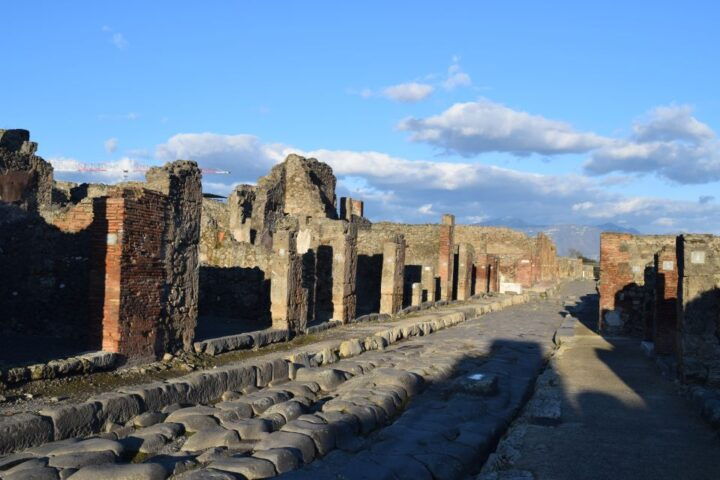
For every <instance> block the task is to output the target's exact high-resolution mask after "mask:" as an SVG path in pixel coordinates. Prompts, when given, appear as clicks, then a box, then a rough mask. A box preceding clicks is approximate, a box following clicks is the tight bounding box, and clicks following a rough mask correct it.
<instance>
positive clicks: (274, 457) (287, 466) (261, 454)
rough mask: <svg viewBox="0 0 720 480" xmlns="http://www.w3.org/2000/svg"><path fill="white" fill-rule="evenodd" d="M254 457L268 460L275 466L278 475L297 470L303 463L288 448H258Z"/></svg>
mask: <svg viewBox="0 0 720 480" xmlns="http://www.w3.org/2000/svg"><path fill="white" fill-rule="evenodd" d="M253 457H256V458H261V459H264V460H268V461H269V462H271V463H272V464H273V465H274V466H275V471H277V473H278V475H281V474H283V473H287V472H291V471H293V470H297V469H298V468H300V466H301V465H302V463H301V461H300V459H299V458H298V456H297V455H296V454H294V453H293V452H292V451H291V450H290V449H288V448H273V449H270V450H257V451H255V452H254V453H253Z"/></svg>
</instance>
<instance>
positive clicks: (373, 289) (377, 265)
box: [355, 254, 383, 316]
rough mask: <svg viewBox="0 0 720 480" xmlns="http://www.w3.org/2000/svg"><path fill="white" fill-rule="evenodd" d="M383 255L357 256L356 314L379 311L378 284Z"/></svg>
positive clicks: (380, 278)
mask: <svg viewBox="0 0 720 480" xmlns="http://www.w3.org/2000/svg"><path fill="white" fill-rule="evenodd" d="M382 264H383V255H382V254H375V255H362V254H359V255H358V256H357V279H356V284H355V292H356V294H357V316H361V315H367V314H370V313H377V312H379V311H380V284H381V282H382Z"/></svg>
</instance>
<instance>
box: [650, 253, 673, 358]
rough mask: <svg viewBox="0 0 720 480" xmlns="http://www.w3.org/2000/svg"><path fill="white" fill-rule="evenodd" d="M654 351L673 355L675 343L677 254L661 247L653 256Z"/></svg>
mask: <svg viewBox="0 0 720 480" xmlns="http://www.w3.org/2000/svg"><path fill="white" fill-rule="evenodd" d="M655 272H656V273H655V275H656V277H655V288H656V290H655V308H654V322H653V324H654V332H653V333H654V335H653V337H654V342H655V351H656V352H657V353H659V354H661V355H671V354H674V353H675V346H676V342H677V287H678V268H677V253H676V249H675V248H674V247H663V249H662V250H660V252H658V254H657V255H656V256H655Z"/></svg>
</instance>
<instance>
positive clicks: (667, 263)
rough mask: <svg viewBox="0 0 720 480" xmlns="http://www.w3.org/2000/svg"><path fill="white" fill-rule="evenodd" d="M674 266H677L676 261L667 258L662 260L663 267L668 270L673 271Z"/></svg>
mask: <svg viewBox="0 0 720 480" xmlns="http://www.w3.org/2000/svg"><path fill="white" fill-rule="evenodd" d="M673 268H675V262H673V261H672V260H665V261H663V262H662V269H663V270H665V271H666V272H670V271H672V269H673Z"/></svg>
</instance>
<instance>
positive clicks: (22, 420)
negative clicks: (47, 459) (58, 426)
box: [0, 413, 54, 454]
mask: <svg viewBox="0 0 720 480" xmlns="http://www.w3.org/2000/svg"><path fill="white" fill-rule="evenodd" d="M53 438H54V428H53V423H52V421H51V420H50V419H49V418H46V417H41V416H38V415H34V414H32V413H18V414H15V415H8V416H0V454H6V453H11V452H14V451H17V450H22V449H24V448H29V447H34V446H36V445H41V444H43V443H46V442H50V441H52V440H53Z"/></svg>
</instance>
